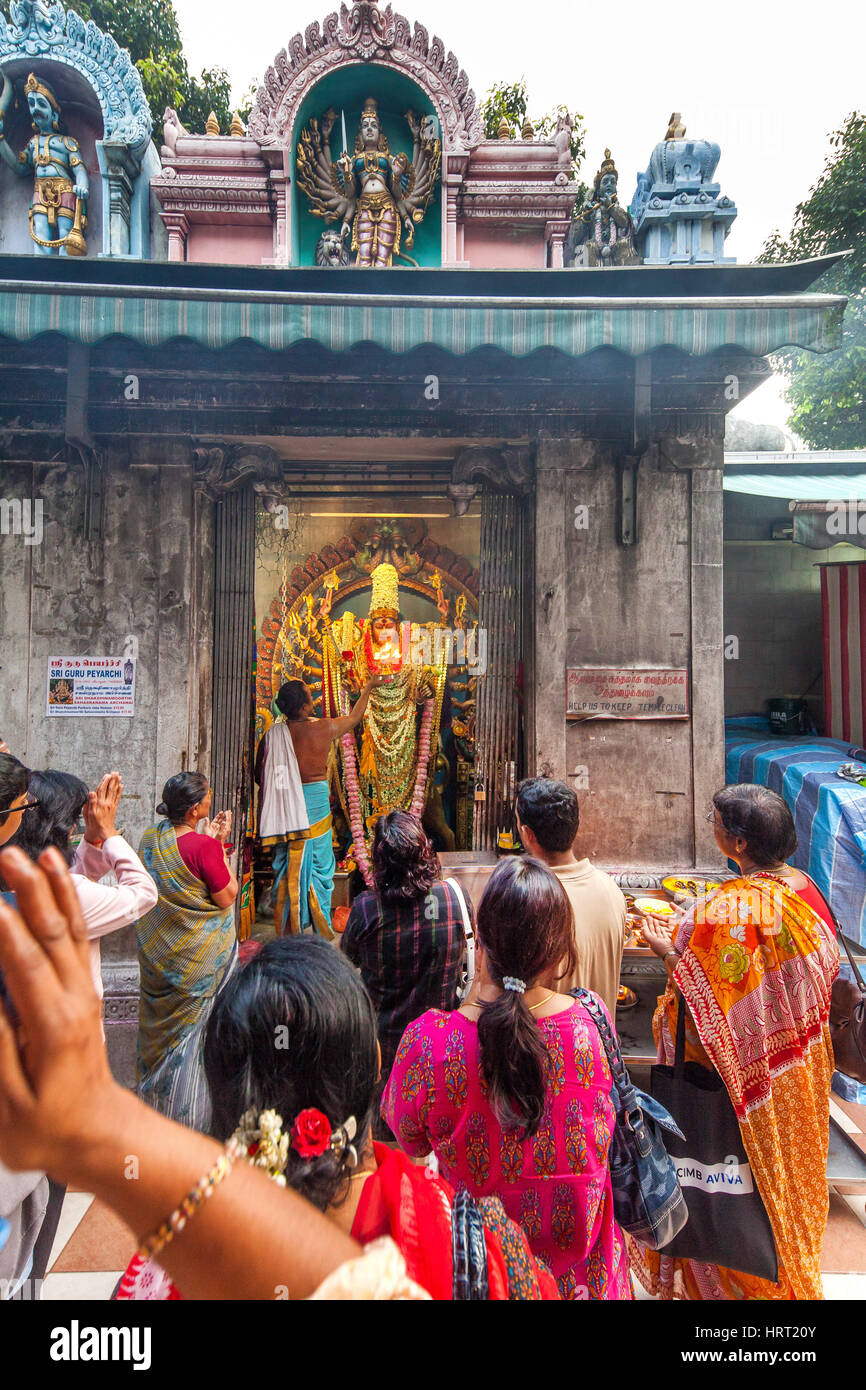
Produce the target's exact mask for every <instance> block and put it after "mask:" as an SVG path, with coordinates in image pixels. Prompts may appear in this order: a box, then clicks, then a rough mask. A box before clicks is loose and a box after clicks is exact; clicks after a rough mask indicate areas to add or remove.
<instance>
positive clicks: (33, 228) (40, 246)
mask: <svg viewBox="0 0 866 1390" xmlns="http://www.w3.org/2000/svg"><path fill="white" fill-rule="evenodd" d="M0 76H2V88H0V159H2V160H3V161H4V162H5V163H6V164H7V165H8V166H9V168H10V169H12V170H13V171H14V172H15V173H16V174H18V175H20V176H21V177H22V178H27V177H32V178H33V199H32V202H31V204H30V236H31V238H32V239H33V242H34V250H35V253H36V255H39V256H58V255H59V256H86V255H87V242H86V241H85V238H84V228H85V227H86V226H87V198H88V194H89V192H90V184H89V181H88V177H87V170H86V168H85V166H84V160H83V158H82V155H81V149H80V147H79V144H78V141H77V140H75V139H73V137H72V136H71V135H67V134H65V132H64V131H63V129H62V125H63V120H62V112H61V109H60V103H59V102H58V100H57V97H56V96H55V94H54V92H53V91H52V89H51V88H50V87H49V86H48V85H47V83H45V82H42V81H40V80H39V79H38V78H37V77H36V76H35V75H34V74H33V73H31V74H30V76H29V77H28V78H27V81H26V83H25V85H24V92H25V95H26V97H27V109H28V111H29V112H30V119H31V121H32V122H33V131H34V134H33V135H32V136H31V137H30V139H29V140H28V142H27V144H26V145H25V147H24V149H23V150H22V151H21V152H20V154H18V155H16V154H15V153H14V152H13V151H12V150H11V149H10V147H9V142H8V140H7V139H6V133H5V123H6V119H7V117H8V113H9V109H10V107H11V105H12V96H13V91H12V84H11V82H10V81H9V78H8V77H6V75H5V74H0Z"/></svg>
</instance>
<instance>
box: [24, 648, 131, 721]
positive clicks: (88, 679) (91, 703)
mask: <svg viewBox="0 0 866 1390" xmlns="http://www.w3.org/2000/svg"><path fill="white" fill-rule="evenodd" d="M45 700H46V714H48V715H49V716H51V717H52V718H54V717H55V716H64V715H77V716H78V717H79V718H81V717H84V716H88V715H89V716H91V717H95V716H98V717H100V718H103V719H104V718H106V717H117V716H119V717H121V718H123V717H125V718H129V717H130V715H132V714H134V713H135V661H134V660H133V658H132V657H123V656H58V657H52V658H51V660H50V661H49V663H48V684H47V687H46V695H45Z"/></svg>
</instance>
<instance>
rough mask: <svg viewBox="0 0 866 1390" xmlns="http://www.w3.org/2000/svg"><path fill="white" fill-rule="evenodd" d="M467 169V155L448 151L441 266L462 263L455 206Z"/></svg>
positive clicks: (444, 189) (443, 184) (463, 152)
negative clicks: (443, 243) (443, 242)
mask: <svg viewBox="0 0 866 1390" xmlns="http://www.w3.org/2000/svg"><path fill="white" fill-rule="evenodd" d="M468 167H469V155H468V153H466V152H465V151H463V150H457V151H454V150H451V151H449V153H448V155H447V162H446V165H445V171H444V173H443V175H442V190H443V193H444V200H443V201H444V215H445V245H444V248H443V250H444V256H443V258H442V263H443V265H461V264H462V263H463V245H462V242H463V238H462V236H461V237H459V238H458V227H457V206H458V202H459V199H460V189H461V188H462V186H463V179H464V176H465V174H466V170H467V168H468Z"/></svg>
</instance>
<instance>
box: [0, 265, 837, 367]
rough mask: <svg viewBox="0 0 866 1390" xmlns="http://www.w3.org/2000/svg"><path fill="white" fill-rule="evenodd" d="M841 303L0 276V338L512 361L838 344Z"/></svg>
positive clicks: (814, 297) (761, 351) (802, 298)
mask: <svg viewBox="0 0 866 1390" xmlns="http://www.w3.org/2000/svg"><path fill="white" fill-rule="evenodd" d="M844 305H845V300H844V299H843V298H842V297H841V296H838V295H820V294H797V295H786V296H782V295H773V296H764V297H758V296H755V297H748V298H731V297H714V298H704V299H696V298H686V297H682V298H671V299H650V298H642V299H637V298H629V299H625V298H623V299H611V298H596V299H573V298H569V299H566V298H538V297H536V298H529V299H525V298H524V299H521V298H512V297H509V298H505V297H495V298H480V297H469V296H461V295H398V294H393V295H392V294H384V295H383V294H376V295H369V296H365V295H356V294H352V295H345V294H343V295H341V294H318V293H311V292H283V293H280V292H279V291H250V290H217V289H207V290H203V289H191V288H190V289H184V290H178V289H174V288H165V287H157V286H149V287H148V288H147V289H146V290H143V289H142V287H140V286H125V285H104V284H99V285H75V286H72V285H64V284H46V283H42V284H35V283H33V282H27V281H18V282H15V281H8V280H7V281H0V335H3V336H5V337H7V338H12V339H16V340H18V341H20V342H26V341H28V340H30V339H33V338H37V337H39V336H40V335H41V334H43V333H59V334H62V335H63V336H64V337H66V338H69V339H72V340H73V341H76V342H82V343H97V342H100V341H101V340H103V339H105V338H110V337H112V336H115V335H120V336H122V337H124V338H128V339H132V340H133V341H135V342H138V343H141V344H143V345H145V346H148V347H159V346H161V345H162V344H164V343H170V342H172V341H173V340H175V339H190V340H192V341H193V342H196V343H199V344H201V345H202V346H203V347H208V348H222V347H228V346H230V345H231V344H233V343H238V342H242V341H249V342H253V343H256V344H258V345H259V346H261V347H265V348H270V349H272V350H274V351H282V350H284V349H286V348H289V347H291V346H292V345H293V344H295V343H298V342H304V341H307V342H315V343H318V344H320V345H321V346H322V347H325V348H329V349H331V350H333V351H336V352H341V351H345V350H347V349H349V348H351V347H354V346H356V345H357V344H360V343H375V344H377V345H378V346H379V347H382V348H385V349H387V350H389V351H391V352H397V353H402V352H408V351H410V350H411V349H412V348H417V347H421V346H426V345H435V346H436V347H439V348H443V349H445V350H446V351H448V352H452V353H455V354H456V355H458V356H462V355H464V354H465V353H468V352H472V351H474V350H475V349H476V348H482V347H495V348H499V349H500V350H501V351H503V352H506V353H508V354H509V355H510V356H512V357H524V356H526V355H527V354H528V353H531V352H535V351H537V350H538V349H540V348H554V349H558V350H559V351H560V352H563V353H565V354H567V355H568V356H570V357H580V356H583V355H584V354H585V353H589V352H593V351H595V350H596V349H597V348H603V347H608V348H615V349H616V350H617V351H619V352H623V353H627V354H628V355H629V356H639V355H641V354H643V353H646V352H652V351H653V350H654V349H656V348H662V347H674V348H679V349H680V350H681V351H682V352H685V353H689V354H691V355H697V356H701V355H703V354H705V353H709V352H714V351H716V350H717V349H720V348H726V347H730V348H740V349H743V350H744V351H746V352H749V353H752V354H754V355H756V356H765V355H766V354H767V353H770V352H775V351H777V350H778V349H780V348H783V347H791V346H793V347H801V348H809V349H811V350H812V351H814V352H828V351H830V350H831V349H832V348H834V347H837V346H838V342H839V329H840V324H841V319H842V312H843V309H844Z"/></svg>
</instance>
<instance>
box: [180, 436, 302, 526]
mask: <svg viewBox="0 0 866 1390" xmlns="http://www.w3.org/2000/svg"><path fill="white" fill-rule="evenodd" d="M192 457H193V469H194V474H193V485H194V487H195V489H196V491H197V492H201V493H203V494H204V495H205V496H206V497H209V498H210V499H211V501H213V502H218V501H219V500H220V498H222V497H225V496H226V495H227V494H228V493H230V492H239V491H240V489H241V488H244V487H252V490H253V492H255V493H256V494H257V495H258V496H260V497H261V498H262V501H263V505H264V508H265V510H266V511H272V510H273V508H274V507H275V506H276V504H277V503H278V502H279V500H280V497H281V496H282V495H283V493H284V492H285V484H284V481H283V464H282V460H281V459H280V457H279V455H278V454H277V453H275V451H274V450H273V449H272V448H271V447H270V446H269V445H267V444H226V443H219V444H199V445H195V446H194V447H193V451H192Z"/></svg>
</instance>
